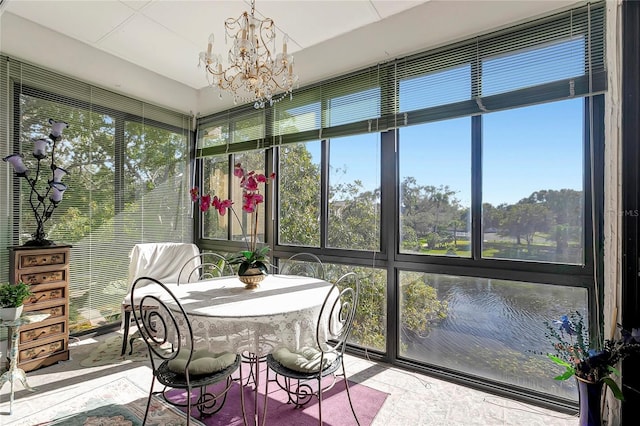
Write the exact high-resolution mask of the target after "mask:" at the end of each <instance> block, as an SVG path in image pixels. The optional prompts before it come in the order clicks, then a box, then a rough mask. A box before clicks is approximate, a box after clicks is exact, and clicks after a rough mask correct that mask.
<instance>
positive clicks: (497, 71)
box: [482, 36, 586, 96]
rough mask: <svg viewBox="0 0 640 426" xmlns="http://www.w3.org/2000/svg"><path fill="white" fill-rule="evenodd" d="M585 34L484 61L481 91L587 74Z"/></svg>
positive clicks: (505, 89)
mask: <svg viewBox="0 0 640 426" xmlns="http://www.w3.org/2000/svg"><path fill="white" fill-rule="evenodd" d="M585 51H586V49H585V38H584V37H583V36H579V37H577V38H575V39H573V40H566V41H563V42H560V43H553V44H550V45H546V46H544V47H539V48H535V49H531V48H527V49H523V50H522V51H521V52H518V53H515V54H514V53H510V54H505V55H502V56H497V57H494V58H491V59H485V60H484V61H483V62H482V95H483V96H489V95H495V94H498V93H506V92H509V91H513V90H518V89H523V88H526V87H532V86H535V85H538V84H544V83H550V82H553V81H558V80H563V79H568V78H572V77H578V76H581V75H584V74H585V63H586V61H585V57H584V55H585Z"/></svg>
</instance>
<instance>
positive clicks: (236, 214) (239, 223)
mask: <svg viewBox="0 0 640 426" xmlns="http://www.w3.org/2000/svg"><path fill="white" fill-rule="evenodd" d="M229 210H231V212H232V213H233V215H234V216H235V217H236V220H237V221H238V225H240V230H241V231H242V235H243V236H244V237H246V236H247V233H246V232H244V226H242V221H241V220H240V217H239V216H238V213H236V209H234V208H233V207H229ZM244 243H245V244H246V245H247V250H249V251H252V250H251V245H250V244H249V241H246V238H245V242H244Z"/></svg>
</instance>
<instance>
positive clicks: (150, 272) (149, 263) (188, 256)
mask: <svg viewBox="0 0 640 426" xmlns="http://www.w3.org/2000/svg"><path fill="white" fill-rule="evenodd" d="M198 254H200V250H199V249H198V246H196V245H195V244H190V243H145V244H136V245H135V246H133V249H131V253H130V254H129V284H128V285H129V288H128V293H127V295H126V296H125V297H124V299H123V300H122V328H123V329H124V335H123V336H122V352H121V354H122V355H124V354H125V352H126V350H127V339H128V338H129V326H130V323H131V309H132V307H133V306H135V301H132V300H131V287H132V286H133V283H134V282H135V280H136V279H137V278H139V277H151V278H155V279H156V280H158V281H162V282H164V283H177V282H178V275H179V274H180V271H181V270H182V268H183V267H185V265H186V264H188V262H192V263H193V265H189V266H188V267H187V268H188V270H193V269H195V268H197V267H198V266H199V262H200V258H199V257H198Z"/></svg>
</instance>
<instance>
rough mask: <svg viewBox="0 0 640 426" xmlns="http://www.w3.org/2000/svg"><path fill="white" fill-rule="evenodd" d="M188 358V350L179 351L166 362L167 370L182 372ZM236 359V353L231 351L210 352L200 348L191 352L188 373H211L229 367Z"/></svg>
mask: <svg viewBox="0 0 640 426" xmlns="http://www.w3.org/2000/svg"><path fill="white" fill-rule="evenodd" d="M188 359H189V352H188V351H181V352H180V353H179V354H178V356H177V357H175V358H174V359H172V360H171V361H169V362H168V363H167V367H168V368H169V370H171V371H173V372H174V373H179V374H183V373H184V369H185V367H186V365H187V361H188ZM235 360H236V354H232V353H231V352H222V353H212V352H209V351H208V350H206V349H200V350H197V351H195V352H194V353H193V356H192V357H191V363H190V364H189V369H188V371H189V374H193V375H202V374H212V373H217V372H218V371H222V370H224V369H225V368H227V367H229V366H230V365H231V364H233V363H234V362H235Z"/></svg>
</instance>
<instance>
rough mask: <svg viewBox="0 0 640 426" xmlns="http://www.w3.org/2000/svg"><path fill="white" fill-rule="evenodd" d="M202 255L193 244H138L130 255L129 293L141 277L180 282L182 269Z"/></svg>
mask: <svg viewBox="0 0 640 426" xmlns="http://www.w3.org/2000/svg"><path fill="white" fill-rule="evenodd" d="M199 253H200V250H199V249H198V246H196V245H195V244H191V243H144V244H136V245H135V246H133V248H132V249H131V253H130V254H129V291H131V286H132V285H133V282H134V281H135V280H136V279H137V278H139V277H151V278H155V279H156V280H159V281H162V282H165V283H176V282H178V275H179V273H180V268H182V267H183V266H184V264H185V262H188V261H189V260H191V261H192V262H193V265H194V267H195V265H197V263H196V259H194V257H195V256H196V255H198V254H199Z"/></svg>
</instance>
